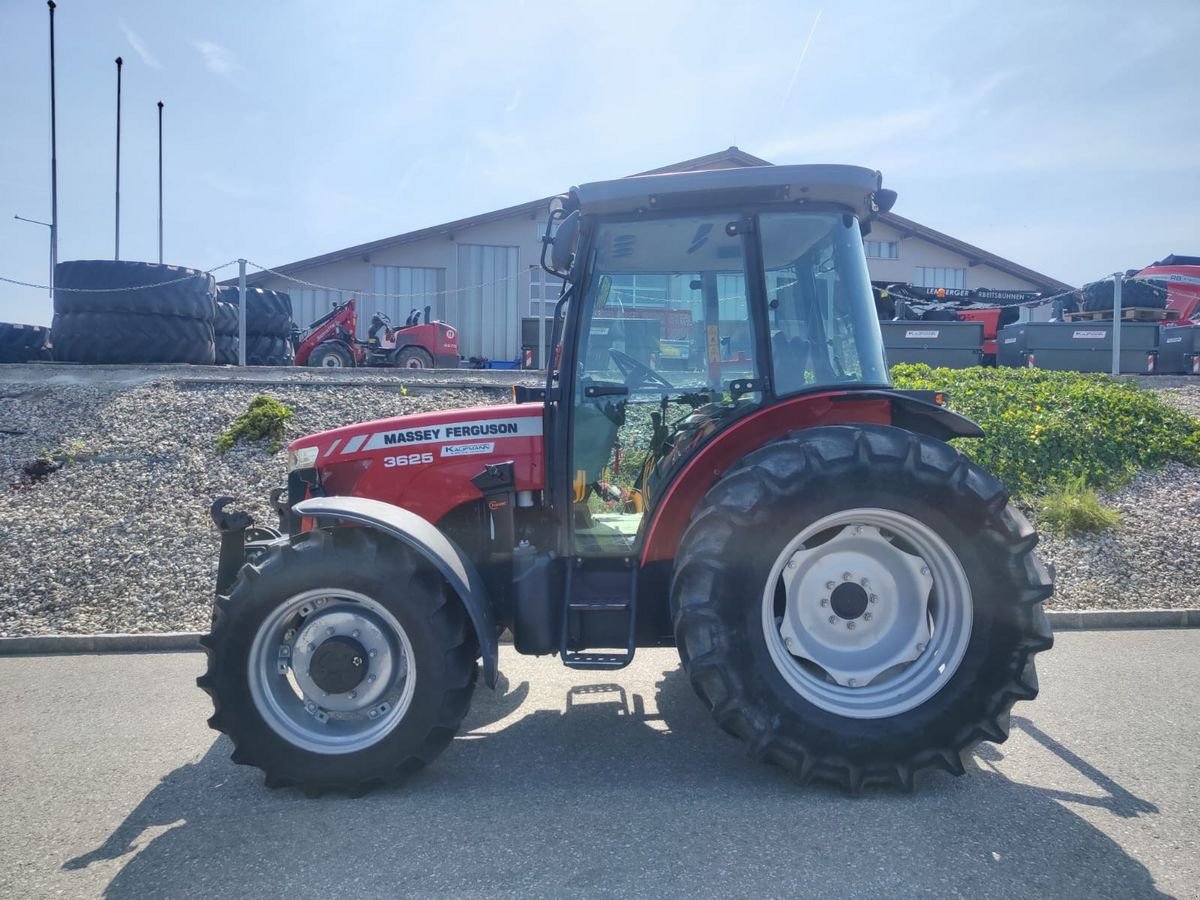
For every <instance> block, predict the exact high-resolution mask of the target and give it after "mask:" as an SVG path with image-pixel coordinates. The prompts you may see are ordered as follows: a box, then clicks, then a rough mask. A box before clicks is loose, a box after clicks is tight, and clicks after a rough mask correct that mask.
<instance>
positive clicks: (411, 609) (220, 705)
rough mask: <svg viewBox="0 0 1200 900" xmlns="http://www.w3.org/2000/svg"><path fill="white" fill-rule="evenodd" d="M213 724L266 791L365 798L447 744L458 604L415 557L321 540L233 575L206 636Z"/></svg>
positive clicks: (456, 683)
mask: <svg viewBox="0 0 1200 900" xmlns="http://www.w3.org/2000/svg"><path fill="white" fill-rule="evenodd" d="M201 643H202V644H203V645H204V647H205V648H206V650H207V651H208V671H207V672H206V673H205V674H204V675H203V676H201V677H200V678H199V679H198V681H197V683H198V684H199V685H200V687H202V688H204V689H205V690H206V691H207V692H208V694H209V695H210V696H211V697H212V700H213V706H214V713H213V716H212V718H211V719H209V724H210V725H211V726H212V727H213V728H215V729H217V730H218V731H222V732H224V733H226V734H228V735H229V737H230V738H231V739H232V740H233V744H234V752H233V760H234V762H237V763H242V764H247V765H253V766H257V767H258V768H260V769H262V770H263V771H264V772H265V773H266V779H267V785H268V786H270V787H282V786H286V785H299V786H301V787H303V788H305V789H306V790H308V791H312V792H320V791H324V790H344V791H349V792H351V793H360V792H362V791H365V790H367V789H370V788H372V787H374V786H376V785H381V784H388V783H396V782H399V781H402V780H404V779H405V778H407V777H408V776H410V775H412V774H413V773H414V772H416V771H417V770H418V769H420V768H422V767H423V766H425V765H426V764H427V763H429V762H430V761H431V760H432V759H433V758H434V757H435V756H437V755H438V754H439V753H440V752H441V751H442V750H443V749H445V748H446V746H447V745H448V744H449V743H450V741H451V739H452V738H453V737H454V735H455V733H456V732H457V730H458V727H459V724H460V723H461V722H462V719H463V717H464V716H465V715H466V712H467V707H468V705H469V703H470V699H471V693H472V690H473V689H474V685H475V678H476V671H477V669H476V663H475V659H476V656H477V655H478V654H477V650H476V643H475V640H474V635H473V634H472V633H471V631H470V628H469V626H468V624H467V620H466V615H465V612H464V610H463V608H462V605H461V604H460V603H458V601H457V600H456V599H455V598H453V597H452V596H450V595H448V593H447V591H446V589H445V585H444V584H443V582H442V579H441V578H440V576H438V575H437V573H435V572H433V571H432V570H430V569H429V568H428V567H427V566H424V565H423V564H422V561H421V560H420V559H419V558H418V557H417V556H416V555H415V554H414V553H413V552H412V551H410V550H408V549H406V548H403V547H399V546H396V545H393V544H391V543H387V542H383V543H381V542H380V541H378V540H377V539H375V538H373V537H372V536H371V535H370V534H369V533H368V532H366V531H365V530H364V529H358V528H355V529H335V530H334V531H317V532H313V533H311V535H310V536H308V537H306V538H305V539H303V540H300V541H298V542H296V543H293V544H284V545H282V546H277V547H275V548H274V549H272V550H271V551H269V553H268V554H267V555H266V557H265V558H262V559H260V560H257V561H254V562H251V563H247V564H246V565H245V566H243V567H242V571H241V572H240V574H239V575H238V580H237V582H236V583H235V584H234V587H233V589H232V590H231V591H230V594H229V596H221V597H218V598H217V603H216V606H215V607H214V614H213V626H212V633H211V634H209V635H207V636H206V637H204V638H203V639H202V641H201Z"/></svg>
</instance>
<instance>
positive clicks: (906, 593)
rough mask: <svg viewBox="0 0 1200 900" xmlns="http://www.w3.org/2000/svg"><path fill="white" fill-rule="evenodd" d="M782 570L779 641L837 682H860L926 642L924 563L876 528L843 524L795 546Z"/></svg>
mask: <svg viewBox="0 0 1200 900" xmlns="http://www.w3.org/2000/svg"><path fill="white" fill-rule="evenodd" d="M782 578H783V584H784V589H785V593H786V597H787V604H786V608H785V612H784V616H783V621H782V622H781V623H780V625H779V633H780V635H781V636H782V638H783V642H784V646H785V647H786V648H787V650H788V652H789V653H791V654H792V655H793V656H795V657H798V658H800V659H805V660H808V661H809V662H812V663H815V664H816V665H817V666H819V667H820V668H821V669H823V670H824V671H825V672H826V673H827V674H828V676H829V677H830V678H832V679H833V680H834V681H835V682H837V683H838V684H840V685H844V686H846V687H852V688H860V687H865V686H867V685H869V684H870V683H871V682H872V681H873V680H874V679H875V678H876V677H878V676H879V675H881V674H882V673H884V672H886V671H888V670H889V669H893V668H895V667H896V666H899V665H902V664H904V663H908V662H912V661H913V660H915V659H916V658H917V657H919V656H920V655H921V652H922V651H923V650H924V649H925V645H926V644H928V643H929V637H930V630H929V616H928V603H929V595H930V590H931V589H932V587H933V578H932V576H931V575H930V572H929V567H928V566H926V565H925V563H924V561H922V559H921V558H920V557H918V556H915V555H913V554H911V553H907V552H905V551H904V550H902V549H900V548H899V547H897V546H895V545H894V544H893V543H892V542H891V541H889V540H888V539H887V538H886V537H884V536H883V534H882V533H881V532H880V530H879V528H876V527H873V526H871V525H859V524H852V525H846V526H845V527H843V528H842V529H841V530H840V531H838V532H837V533H836V534H834V535H833V536H832V537H830V538H829V539H828V540H827V541H825V542H824V543H821V544H818V545H816V546H814V547H812V548H811V549H809V548H801V549H799V550H796V551H795V552H794V553H793V554H792V555H791V557H790V558H789V559H788V562H787V565H786V566H785V567H784V569H783V572H782Z"/></svg>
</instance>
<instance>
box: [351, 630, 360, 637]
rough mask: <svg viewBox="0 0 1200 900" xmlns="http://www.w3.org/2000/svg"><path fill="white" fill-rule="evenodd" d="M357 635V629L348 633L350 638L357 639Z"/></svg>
mask: <svg viewBox="0 0 1200 900" xmlns="http://www.w3.org/2000/svg"><path fill="white" fill-rule="evenodd" d="M358 634H359V631H358V629H357V628H355V629H354V630H353V631H352V632H350V637H352V638H357V637H358Z"/></svg>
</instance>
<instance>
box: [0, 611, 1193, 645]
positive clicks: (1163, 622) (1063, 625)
mask: <svg viewBox="0 0 1200 900" xmlns="http://www.w3.org/2000/svg"><path fill="white" fill-rule="evenodd" d="M1046 617H1047V618H1048V619H1049V620H1050V625H1051V626H1052V627H1053V628H1054V630H1055V631H1097V630H1103V629H1120V628H1200V609H1091V610H1063V611H1052V612H1047V613H1046ZM202 636H203V632H199V631H172V632H167V633H165V634H38V635H30V636H27V637H0V656H32V655H37V654H64V653H154V652H167V651H180V650H199V649H200V638H201V637H202ZM506 637H507V636H506ZM501 642H502V643H511V638H508V639H505V640H502V641H501Z"/></svg>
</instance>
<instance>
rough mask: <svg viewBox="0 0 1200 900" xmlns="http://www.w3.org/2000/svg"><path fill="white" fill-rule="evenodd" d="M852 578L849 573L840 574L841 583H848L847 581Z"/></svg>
mask: <svg viewBox="0 0 1200 900" xmlns="http://www.w3.org/2000/svg"><path fill="white" fill-rule="evenodd" d="M853 577H854V576H853V575H851V574H850V573H849V572H843V573H842V581H849V580H850V579H852V578H853Z"/></svg>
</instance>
